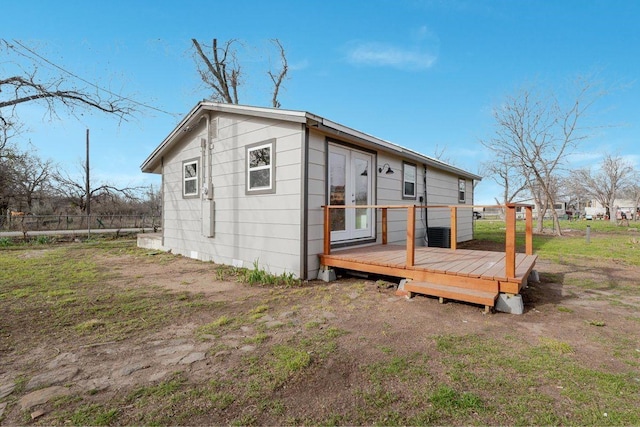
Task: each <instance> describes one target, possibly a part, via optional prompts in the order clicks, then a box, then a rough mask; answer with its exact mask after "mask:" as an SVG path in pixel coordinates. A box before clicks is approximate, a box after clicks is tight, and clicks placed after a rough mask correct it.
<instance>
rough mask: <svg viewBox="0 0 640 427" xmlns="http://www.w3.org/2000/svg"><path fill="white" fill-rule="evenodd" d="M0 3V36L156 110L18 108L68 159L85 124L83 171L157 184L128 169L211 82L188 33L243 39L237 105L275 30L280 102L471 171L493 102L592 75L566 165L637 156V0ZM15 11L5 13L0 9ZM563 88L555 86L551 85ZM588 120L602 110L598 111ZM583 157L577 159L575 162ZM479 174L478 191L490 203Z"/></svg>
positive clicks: (249, 99)
mask: <svg viewBox="0 0 640 427" xmlns="http://www.w3.org/2000/svg"><path fill="white" fill-rule="evenodd" d="M4 3H5V4H3V6H2V15H3V17H4V19H3V23H2V28H3V31H2V37H3V38H5V39H8V40H13V39H16V40H20V41H22V42H25V43H27V44H28V45H29V46H30V47H32V48H35V49H37V51H38V52H39V53H41V54H42V55H43V56H45V57H47V58H48V59H49V60H51V61H52V62H54V63H56V64H58V65H60V66H62V67H64V68H65V69H68V70H70V71H72V72H74V73H75V74H77V75H79V76H82V77H83V78H85V79H87V80H90V81H95V82H96V83H97V84H99V85H100V86H102V87H107V88H109V89H110V90H111V91H114V92H117V93H120V94H122V95H124V96H127V97H129V98H131V99H134V100H136V101H137V102H140V103H142V104H145V105H150V106H153V107H155V108H157V109H159V110H162V111H165V112H167V113H171V114H167V113H163V112H158V111H157V110H152V109H147V108H141V111H140V114H138V115H137V117H136V118H135V119H133V120H131V121H129V122H125V123H118V121H117V120H116V119H115V118H113V117H109V116H105V115H101V114H98V113H96V112H84V113H83V114H82V115H78V116H76V117H69V116H67V115H65V114H61V115H60V118H59V119H56V120H51V119H50V118H49V117H48V116H46V115H45V111H44V109H43V108H41V107H38V106H36V105H29V106H22V107H21V108H20V110H19V113H20V116H21V118H22V119H23V121H24V122H26V124H27V126H28V128H29V130H30V132H29V133H26V134H24V135H23V141H27V140H30V141H31V144H33V145H34V146H36V147H37V148H38V153H39V154H40V155H41V156H42V157H45V158H52V159H53V160H55V161H56V162H58V163H60V164H61V165H62V166H63V167H64V168H66V169H67V170H69V171H71V172H73V171H74V170H78V168H79V166H78V165H79V164H80V162H81V161H82V159H83V158H84V147H85V129H87V128H89V129H90V131H91V146H92V151H91V163H92V176H93V178H94V179H95V180H101V181H108V182H112V183H115V184H118V185H143V184H144V185H149V184H153V185H156V186H157V185H158V184H159V182H160V180H159V178H158V177H157V176H155V175H147V174H142V173H141V172H140V169H139V166H140V164H141V163H142V162H143V161H144V159H145V158H146V157H147V155H148V154H149V153H150V152H151V151H152V150H153V149H154V148H155V147H156V146H157V145H158V144H159V143H160V142H161V141H162V140H163V139H164V137H165V136H166V135H167V134H168V133H169V132H170V131H171V130H172V129H173V128H174V126H175V125H176V124H177V122H178V121H179V120H180V119H181V117H182V116H183V115H184V114H186V113H187V112H188V111H189V110H190V109H191V108H192V107H193V106H194V105H195V104H196V103H197V102H198V101H199V100H201V99H203V98H206V97H207V96H208V95H209V92H208V91H207V90H205V89H203V88H202V86H201V84H200V80H199V77H198V75H197V73H196V67H195V64H194V62H193V60H192V58H191V42H190V40H191V38H192V37H195V38H197V39H199V40H200V41H202V42H205V43H207V44H208V43H210V40H211V39H212V38H214V37H215V38H218V40H228V39H238V40H241V41H242V42H243V46H244V48H242V49H241V51H240V60H241V62H242V63H243V65H244V67H245V69H246V72H247V75H246V86H245V87H244V89H242V91H241V92H240V102H241V103H242V104H249V105H261V106H268V105H269V102H270V86H269V81H268V77H267V76H266V74H265V73H266V71H267V70H268V68H269V59H268V55H266V53H267V52H271V55H272V57H273V58H274V59H275V58H277V52H276V51H275V50H273V49H272V48H270V44H269V39H271V38H278V39H279V40H280V41H281V43H282V45H283V46H284V47H285V49H286V53H287V59H288V61H289V65H290V66H291V71H290V74H289V79H288V80H287V81H286V82H285V87H284V90H283V92H282V93H281V96H280V101H281V103H282V108H286V109H293V110H304V111H309V112H312V113H314V114H318V115H320V116H323V117H326V118H328V119H330V120H333V121H336V122H339V123H341V124H344V125H346V126H349V127H352V128H355V129H357V130H360V131H363V132H366V133H368V134H371V135H374V136H377V137H379V138H382V139H386V140H388V141H391V142H394V143H396V144H399V145H402V146H405V147H408V148H411V149H413V150H416V151H419V152H421V153H423V154H426V155H431V156H433V155H434V154H435V153H436V151H442V150H443V149H444V157H445V158H447V159H448V160H450V161H451V162H452V163H453V164H454V165H456V166H458V167H461V168H464V169H466V170H469V171H471V172H474V173H478V172H479V169H478V168H479V164H480V162H482V161H485V160H488V159H491V153H489V152H487V151H486V150H485V149H484V148H483V147H482V146H481V145H480V144H479V142H478V141H479V140H480V139H483V138H485V139H486V138H488V137H490V136H491V134H492V131H493V123H494V122H493V119H492V116H491V109H492V107H493V106H496V105H498V104H499V103H500V101H501V100H502V99H503V98H504V97H505V96H506V95H509V94H514V93H515V92H516V91H517V90H518V89H519V88H521V87H523V86H525V85H532V84H534V85H539V86H545V87H547V86H552V87H554V88H562V87H564V85H566V84H567V83H568V82H569V81H570V80H572V79H573V78H575V77H576V76H577V75H584V74H592V73H594V72H597V76H598V79H599V80H600V81H602V82H603V85H604V86H606V87H615V88H616V90H614V91H612V92H611V93H610V94H608V95H607V96H605V97H604V98H602V99H601V100H599V101H598V104H597V106H596V109H594V110H593V112H594V114H593V117H592V118H590V119H589V120H594V124H598V125H615V126H605V127H601V128H598V130H597V131H595V132H594V133H593V136H592V138H591V139H590V140H589V141H587V142H586V143H584V144H583V146H582V147H581V148H580V150H579V152H578V153H576V156H575V157H574V159H575V161H574V162H573V163H572V166H578V165H585V164H586V165H588V164H596V163H597V162H598V159H599V157H600V156H601V155H602V154H604V153H607V152H608V153H617V154H620V155H622V156H625V157H626V158H627V159H628V160H629V161H631V162H632V163H633V164H634V165H635V167H636V168H638V169H640V138H639V129H638V122H639V119H640V86H639V85H640V82H638V81H637V79H638V77H639V76H640V55H638V52H640V50H639V49H640V25H638V23H639V22H640V2H637V1H632V0H629V1H620V0H606V1H605V0H603V1H599V0H580V1H560V0H554V1H546V0H537V1H528V0H517V1H516V0H508V1H500V0H495V1H484V0H469V1H466V0H457V1H456V0H453V1H437V0H406V1H403V0H366V1H365V0H362V1H360V0H323V1H302V0H299V1H277V0H276V1H266V0H260V1H253V0H236V1H218V0H212V1H208V2H202V1H191V0H182V1H142V0H138V1H135V0H126V1H120V0H112V1H90V0H83V1H64V0H61V1H56V2H54V1H44V0H40V1H32V2H30V7H29V11H28V15H25V8H24V6H23V5H21V4H20V3H19V2H4ZM7 17H15V19H13V18H11V19H7ZM558 90H562V89H558ZM596 122H597V123H596ZM581 162H582V163H581ZM498 195H499V189H498V188H497V187H496V186H495V185H493V184H492V182H491V180H490V179H485V180H483V181H482V182H481V183H480V184H479V186H478V187H477V189H476V203H493V198H494V197H495V196H498Z"/></svg>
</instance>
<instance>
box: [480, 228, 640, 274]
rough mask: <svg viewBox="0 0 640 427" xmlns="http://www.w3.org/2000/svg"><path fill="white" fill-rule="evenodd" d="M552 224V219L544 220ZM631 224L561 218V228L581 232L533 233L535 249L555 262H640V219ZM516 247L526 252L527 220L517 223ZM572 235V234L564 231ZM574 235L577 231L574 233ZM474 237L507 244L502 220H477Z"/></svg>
mask: <svg viewBox="0 0 640 427" xmlns="http://www.w3.org/2000/svg"><path fill="white" fill-rule="evenodd" d="M545 224H546V225H547V226H550V224H551V223H550V222H545ZM630 224H631V227H621V226H617V225H615V224H611V223H609V222H608V221H561V225H562V229H563V230H568V229H571V230H573V231H577V232H578V235H565V236H555V235H550V234H534V236H533V249H534V253H536V254H537V255H538V256H539V257H541V258H546V259H551V260H553V261H556V262H560V263H563V262H566V261H567V260H576V259H581V258H582V259H586V260H607V259H610V260H616V261H617V262H623V263H625V264H628V265H640V222H633V221H632V222H631V223H630ZM587 226H589V227H590V243H587V241H586V229H587ZM516 233H517V234H516V246H517V248H518V250H519V251H521V252H522V251H524V240H525V236H524V221H517V222H516ZM565 234H569V233H565ZM574 234H575V233H574ZM474 238H475V239H476V240H481V241H489V242H499V243H504V240H505V224H504V222H503V221H498V220H486V221H476V222H475V228H474Z"/></svg>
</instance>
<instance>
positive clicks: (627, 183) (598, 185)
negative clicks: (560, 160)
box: [572, 154, 634, 222]
mask: <svg viewBox="0 0 640 427" xmlns="http://www.w3.org/2000/svg"><path fill="white" fill-rule="evenodd" d="M572 180H573V186H574V187H575V188H578V189H579V190H580V191H581V192H583V193H585V194H588V195H589V196H591V197H592V198H593V199H595V200H597V201H598V202H600V204H601V205H602V206H604V207H605V208H607V209H608V210H609V212H610V213H611V214H610V218H609V220H610V221H611V222H616V216H615V209H614V208H615V200H616V198H617V197H619V196H620V195H621V194H622V193H623V192H624V191H627V190H629V189H630V187H631V186H632V185H633V184H634V170H633V167H632V166H631V164H630V163H629V162H627V161H625V160H624V159H623V158H622V157H620V156H612V155H610V154H607V155H606V156H605V157H604V159H603V160H602V163H601V164H600V168H599V169H598V170H596V171H592V170H591V168H584V169H578V170H576V171H574V172H573V173H572Z"/></svg>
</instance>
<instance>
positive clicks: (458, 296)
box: [404, 281, 499, 307]
mask: <svg viewBox="0 0 640 427" xmlns="http://www.w3.org/2000/svg"><path fill="white" fill-rule="evenodd" d="M404 290H405V291H407V292H414V293H417V294H423V295H431V296H435V297H440V298H446V299H451V300H455V301H464V302H470V303H474V304H482V305H485V306H489V307H493V306H494V305H495V303H496V298H498V294H499V292H498V291H480V290H477V289H467V288H460V287H458V286H451V285H438V284H436V283H429V282H413V281H412V282H408V283H405V285H404Z"/></svg>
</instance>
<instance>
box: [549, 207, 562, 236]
mask: <svg viewBox="0 0 640 427" xmlns="http://www.w3.org/2000/svg"><path fill="white" fill-rule="evenodd" d="M551 212H552V215H553V229H554V231H555V233H556V236H562V229H561V228H560V218H559V217H558V211H556V210H555V209H552V210H551Z"/></svg>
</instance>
